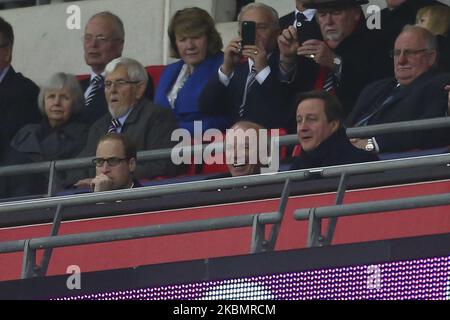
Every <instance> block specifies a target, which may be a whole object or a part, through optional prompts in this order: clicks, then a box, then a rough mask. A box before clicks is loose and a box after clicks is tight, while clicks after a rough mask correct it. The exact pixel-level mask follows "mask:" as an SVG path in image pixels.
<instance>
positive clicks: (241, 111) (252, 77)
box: [239, 65, 258, 118]
mask: <svg viewBox="0 0 450 320" xmlns="http://www.w3.org/2000/svg"><path fill="white" fill-rule="evenodd" d="M257 73H258V72H257V71H256V69H255V66H254V65H253V66H252V69H251V70H250V72H249V74H248V76H247V82H246V84H245V90H244V96H243V97H242V103H241V105H240V106H239V118H242V117H243V116H244V106H245V102H246V100H247V93H248V91H249V89H250V87H251V85H252V84H253V83H255V80H256V74H257Z"/></svg>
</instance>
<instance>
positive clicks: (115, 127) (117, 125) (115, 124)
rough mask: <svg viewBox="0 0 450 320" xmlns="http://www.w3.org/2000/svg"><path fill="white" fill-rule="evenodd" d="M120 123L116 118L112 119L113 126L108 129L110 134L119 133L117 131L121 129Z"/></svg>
mask: <svg viewBox="0 0 450 320" xmlns="http://www.w3.org/2000/svg"><path fill="white" fill-rule="evenodd" d="M121 126H122V125H121V124H120V121H119V120H118V119H116V118H112V119H111V124H110V125H109V127H108V133H111V132H117V130H118V129H119V128H120V127H121Z"/></svg>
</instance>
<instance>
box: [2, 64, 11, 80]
mask: <svg viewBox="0 0 450 320" xmlns="http://www.w3.org/2000/svg"><path fill="white" fill-rule="evenodd" d="M10 68H11V66H7V67H6V68H4V69H3V70H1V71H0V83H1V82H2V81H3V79H4V78H5V76H6V74H7V73H8V71H9V69H10Z"/></svg>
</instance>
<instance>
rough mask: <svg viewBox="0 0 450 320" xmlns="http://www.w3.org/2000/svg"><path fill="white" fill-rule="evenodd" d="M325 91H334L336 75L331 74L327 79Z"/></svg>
mask: <svg viewBox="0 0 450 320" xmlns="http://www.w3.org/2000/svg"><path fill="white" fill-rule="evenodd" d="M322 88H323V90H325V91H327V92H330V91H333V89H334V73H333V72H329V73H328V76H327V78H326V79H325V83H324V84H323V87H322Z"/></svg>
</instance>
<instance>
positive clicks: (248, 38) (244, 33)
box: [241, 21, 256, 46]
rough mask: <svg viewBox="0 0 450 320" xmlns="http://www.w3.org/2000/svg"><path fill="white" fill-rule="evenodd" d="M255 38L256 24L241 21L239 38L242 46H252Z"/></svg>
mask: <svg viewBox="0 0 450 320" xmlns="http://www.w3.org/2000/svg"><path fill="white" fill-rule="evenodd" d="M255 36H256V23H255V22H254V21H242V26H241V37H242V46H245V45H254V44H255Z"/></svg>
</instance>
